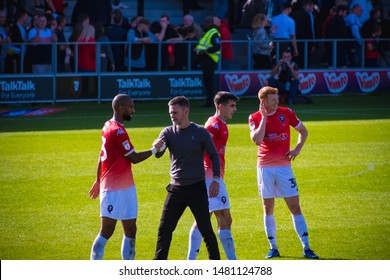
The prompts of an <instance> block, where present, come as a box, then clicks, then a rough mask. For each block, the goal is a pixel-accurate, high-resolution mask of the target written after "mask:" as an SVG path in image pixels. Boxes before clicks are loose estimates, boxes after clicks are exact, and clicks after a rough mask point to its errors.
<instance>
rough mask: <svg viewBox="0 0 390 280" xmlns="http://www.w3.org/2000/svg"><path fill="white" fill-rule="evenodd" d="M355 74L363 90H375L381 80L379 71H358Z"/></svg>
mask: <svg viewBox="0 0 390 280" xmlns="http://www.w3.org/2000/svg"><path fill="white" fill-rule="evenodd" d="M355 75H356V78H357V80H358V84H359V87H360V90H361V91H363V92H372V91H374V90H375V89H376V88H377V87H378V85H379V83H380V81H381V78H380V76H379V73H378V72H372V73H371V75H368V73H367V72H356V73H355Z"/></svg>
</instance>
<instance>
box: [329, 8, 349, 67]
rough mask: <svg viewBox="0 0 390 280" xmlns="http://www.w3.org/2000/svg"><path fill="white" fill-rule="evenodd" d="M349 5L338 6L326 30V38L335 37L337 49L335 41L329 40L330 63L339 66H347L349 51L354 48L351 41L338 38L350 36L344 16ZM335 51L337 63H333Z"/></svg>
mask: <svg viewBox="0 0 390 280" xmlns="http://www.w3.org/2000/svg"><path fill="white" fill-rule="evenodd" d="M347 12H348V9H347V6H344V5H340V6H338V7H337V8H336V15H335V16H334V17H333V18H332V19H331V20H330V21H329V22H328V24H327V26H326V30H325V38H326V39H335V40H334V42H335V44H336V49H334V48H333V46H334V44H333V41H331V42H329V53H328V55H329V56H328V61H329V65H330V66H333V67H337V68H340V67H341V68H346V67H347V65H348V63H347V57H348V52H350V51H351V50H352V49H353V46H351V44H350V42H345V41H338V40H337V39H345V38H348V32H347V29H346V26H345V21H344V17H345V16H346V15H347ZM334 51H336V63H337V64H336V65H333V56H334V54H333V53H334Z"/></svg>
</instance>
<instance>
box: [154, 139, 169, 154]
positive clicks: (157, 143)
mask: <svg viewBox="0 0 390 280" xmlns="http://www.w3.org/2000/svg"><path fill="white" fill-rule="evenodd" d="M152 145H153V147H155V148H156V149H157V152H159V153H161V152H162V151H164V150H165V148H166V147H167V145H166V144H165V141H164V139H161V138H158V139H156V140H154V142H153V144H152Z"/></svg>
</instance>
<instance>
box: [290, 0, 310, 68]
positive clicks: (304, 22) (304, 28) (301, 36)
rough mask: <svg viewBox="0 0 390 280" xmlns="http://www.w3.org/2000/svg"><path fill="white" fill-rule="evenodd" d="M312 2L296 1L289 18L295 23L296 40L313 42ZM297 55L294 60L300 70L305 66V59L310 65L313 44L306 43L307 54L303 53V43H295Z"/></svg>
mask: <svg viewBox="0 0 390 280" xmlns="http://www.w3.org/2000/svg"><path fill="white" fill-rule="evenodd" d="M313 6H314V4H313V2H312V1H310V0H309V1H307V0H305V1H303V3H301V1H297V2H296V3H295V4H294V9H293V12H292V13H291V18H292V19H293V20H294V22H295V26H296V27H297V28H296V29H295V31H296V38H297V39H298V40H313V39H315V34H314V16H313V13H312V11H313ZM297 46H298V52H299V55H298V56H297V57H296V58H295V60H296V63H297V64H298V66H299V67H300V68H303V67H304V66H305V65H304V63H305V57H306V58H307V59H308V62H309V63H308V65H307V66H309V65H310V57H311V55H312V54H313V53H314V51H315V44H314V42H313V41H311V42H309V43H308V50H309V53H305V42H304V41H299V42H298V43H297Z"/></svg>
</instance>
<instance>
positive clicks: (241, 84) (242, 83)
mask: <svg viewBox="0 0 390 280" xmlns="http://www.w3.org/2000/svg"><path fill="white" fill-rule="evenodd" d="M225 80H226V83H227V85H228V88H229V91H230V92H231V93H233V94H235V95H242V94H244V93H245V92H247V91H248V89H249V87H250V85H251V78H250V76H249V75H242V76H241V77H238V75H235V74H234V75H225Z"/></svg>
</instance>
